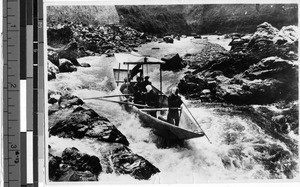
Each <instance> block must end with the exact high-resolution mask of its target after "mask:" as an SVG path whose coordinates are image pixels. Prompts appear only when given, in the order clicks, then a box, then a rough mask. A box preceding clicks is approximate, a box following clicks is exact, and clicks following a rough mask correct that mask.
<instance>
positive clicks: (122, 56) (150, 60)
mask: <svg viewBox="0 0 300 187" xmlns="http://www.w3.org/2000/svg"><path fill="white" fill-rule="evenodd" d="M115 58H116V60H117V62H119V63H123V64H165V62H164V61H162V60H159V59H157V58H154V57H149V56H143V55H140V54H138V53H136V52H131V53H115Z"/></svg>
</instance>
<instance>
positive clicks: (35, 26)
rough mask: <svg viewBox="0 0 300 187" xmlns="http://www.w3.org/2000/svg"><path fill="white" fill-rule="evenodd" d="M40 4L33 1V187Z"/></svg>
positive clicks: (36, 173)
mask: <svg viewBox="0 0 300 187" xmlns="http://www.w3.org/2000/svg"><path fill="white" fill-rule="evenodd" d="M38 4H39V0H33V186H38V183H39V161H38V158H39V154H38V146H39V144H38V128H39V127H38V124H39V119H38V118H39V110H38V109H39V102H38V101H39V99H38V98H39V94H38V92H39V89H38V88H39V85H38V83H39V72H38V65H39V59H38V50H39V49H38V35H39V33H38Z"/></svg>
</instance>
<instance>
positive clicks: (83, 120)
mask: <svg viewBox="0 0 300 187" xmlns="http://www.w3.org/2000/svg"><path fill="white" fill-rule="evenodd" d="M53 123H54V124H49V126H50V127H51V128H50V129H49V133H50V134H51V135H55V136H59V137H64V138H78V139H81V138H84V137H86V138H92V139H97V140H99V141H105V142H112V143H121V144H124V145H129V142H128V140H127V139H126V137H125V136H124V135H123V134H122V133H121V132H120V131H119V130H118V129H117V128H116V127H115V126H114V125H113V124H111V123H110V122H109V120H108V119H107V118H105V117H104V116H100V115H99V114H97V113H96V112H95V111H94V110H92V109H85V108H83V107H77V108H75V109H74V110H73V112H71V113H68V114H67V115H65V116H64V117H63V118H61V119H59V120H56V121H54V122H53Z"/></svg>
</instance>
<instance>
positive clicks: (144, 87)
mask: <svg viewBox="0 0 300 187" xmlns="http://www.w3.org/2000/svg"><path fill="white" fill-rule="evenodd" d="M149 78H150V77H149V76H146V77H145V80H144V81H143V83H142V86H143V89H144V90H146V86H147V85H152V83H151V82H150V81H149Z"/></svg>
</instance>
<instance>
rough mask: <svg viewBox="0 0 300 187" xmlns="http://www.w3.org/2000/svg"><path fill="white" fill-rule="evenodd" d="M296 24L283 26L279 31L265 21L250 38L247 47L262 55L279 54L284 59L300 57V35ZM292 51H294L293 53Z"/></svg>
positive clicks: (263, 56) (262, 56)
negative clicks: (299, 39) (299, 35)
mask: <svg viewBox="0 0 300 187" xmlns="http://www.w3.org/2000/svg"><path fill="white" fill-rule="evenodd" d="M297 30H298V29H297V27H296V26H287V27H282V29H281V30H280V31H279V30H278V29H276V28H274V27H273V26H272V25H271V24H269V23H267V22H264V23H262V24H260V25H258V26H257V31H256V32H255V33H254V34H253V35H252V37H251V38H250V41H249V43H248V44H247V47H246V49H248V50H250V51H251V52H252V53H256V54H257V55H258V56H260V59H262V58H266V57H269V56H278V57H280V58H283V59H289V60H297V59H298V55H297V53H298V37H297V36H298V35H297V32H298V31H297ZM291 52H292V53H291Z"/></svg>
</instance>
